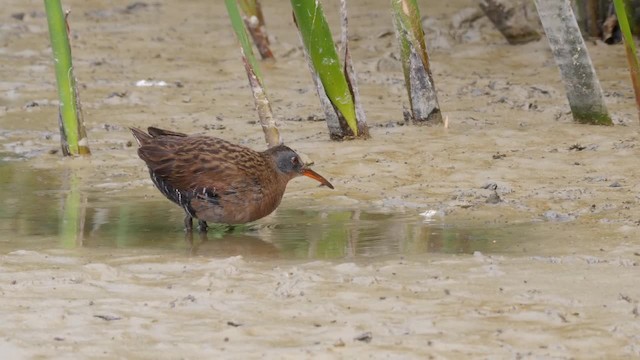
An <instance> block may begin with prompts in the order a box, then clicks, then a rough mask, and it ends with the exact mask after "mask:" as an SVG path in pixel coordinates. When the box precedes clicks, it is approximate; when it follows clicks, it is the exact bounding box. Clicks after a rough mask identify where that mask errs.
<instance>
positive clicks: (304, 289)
mask: <svg viewBox="0 0 640 360" xmlns="http://www.w3.org/2000/svg"><path fill="white" fill-rule="evenodd" d="M323 3H325V8H326V11H327V13H328V16H329V19H330V22H331V24H332V26H333V28H334V29H337V23H338V21H337V16H336V12H335V10H336V8H337V2H336V1H324V2H323ZM387 5H388V4H387V2H384V1H359V2H357V3H356V2H354V3H353V4H350V13H351V19H350V25H351V31H350V33H351V49H352V54H353V59H354V66H355V69H356V71H357V74H358V82H359V85H360V92H361V96H362V100H363V103H364V107H365V111H366V113H367V120H368V122H369V124H370V126H371V134H372V139H371V140H367V141H348V142H332V141H329V140H328V135H327V129H326V125H325V124H324V123H323V122H322V121H317V120H318V119H322V118H323V114H322V113H321V111H320V109H319V106H318V102H317V99H316V95H315V90H314V88H313V86H312V82H311V79H310V76H309V74H308V71H307V66H306V64H305V63H304V59H303V57H302V52H301V48H300V45H299V40H298V37H297V35H296V33H295V31H294V26H293V24H292V20H291V16H289V12H290V9H289V7H288V6H289V4H288V2H286V1H281V2H278V3H277V4H269V6H266V7H265V16H266V19H267V22H268V31H269V32H270V34H271V35H272V37H273V39H272V49H273V51H274V53H275V56H276V58H277V61H276V62H275V63H271V64H264V68H263V71H264V73H265V79H266V86H267V91H268V93H269V95H270V97H271V99H272V102H273V104H272V106H273V110H274V115H275V116H276V117H277V118H278V119H279V122H280V126H281V131H282V135H283V137H284V140H285V142H286V143H287V144H288V145H289V146H291V147H293V148H295V149H297V150H299V151H300V152H302V153H304V154H305V155H306V156H307V157H308V158H309V159H311V160H313V161H314V162H315V165H314V168H315V169H316V170H317V171H318V172H320V173H322V174H323V175H325V176H326V177H327V178H328V179H329V180H330V181H331V182H332V183H333V184H334V185H335V187H336V190H334V191H329V190H327V189H326V188H317V187H315V186H312V185H310V183H309V182H306V181H303V180H296V181H293V182H292V183H291V184H290V185H289V189H288V192H287V195H286V196H285V200H284V201H283V203H282V205H281V207H305V206H310V207H315V208H323V209H325V210H331V209H341V208H363V209H364V208H366V209H376V211H384V212H415V213H422V212H424V211H425V210H436V211H438V212H439V214H440V215H441V216H446V217H447V218H449V219H454V221H455V219H459V220H460V221H472V222H476V223H479V224H482V223H488V224H493V225H495V224H505V226H507V225H509V224H511V223H518V222H523V221H524V222H531V221H543V222H548V223H549V224H550V226H552V225H553V224H556V223H558V222H563V223H564V222H566V223H567V224H569V226H566V227H563V229H565V231H563V232H558V233H553V232H550V233H549V235H548V238H546V239H545V241H544V242H541V244H543V245H540V244H538V245H536V244H531V248H532V249H533V250H532V251H531V252H529V253H526V254H522V253H507V254H482V253H476V254H467V255H446V254H429V255H428V256H411V255H410V254H409V255H403V256H400V255H390V256H386V257H385V256H380V257H375V258H354V259H344V260H336V261H291V260H282V259H280V260H273V259H271V260H264V259H254V258H251V257H248V256H243V254H242V253H239V254H237V256H233V257H228V258H227V257H223V258H221V257H215V256H187V255H185V254H184V253H183V252H180V253H177V252H171V251H159V250H153V249H149V250H148V251H146V250H145V249H144V248H143V249H135V250H131V249H128V250H122V249H86V248H77V249H67V250H62V249H41V250H38V251H33V250H24V249H21V248H20V246H19V242H17V243H16V246H15V248H13V249H11V250H10V251H9V250H8V251H5V252H4V253H3V254H1V255H0V314H1V315H0V318H1V319H2V321H1V322H0V353H2V354H3V355H7V356H9V357H11V358H87V357H95V358H116V357H121V358H138V357H139V358H219V357H228V358H246V357H249V358H255V357H268V358H316V357H319V358H367V357H372V358H383V357H394V358H399V357H403V358H425V357H434V358H468V357H474V358H484V357H491V358H620V357H628V358H634V357H639V356H640V335H638V334H640V319H639V310H638V302H639V301H640V287H638V279H639V278H640V277H639V276H640V270H639V269H640V268H639V267H638V264H639V263H640V242H639V239H640V180H639V179H640V166H638V164H639V162H638V158H639V157H640V150H639V149H640V141H639V134H638V129H639V121H638V115H637V114H638V113H637V111H636V108H635V105H634V97H633V92H632V88H631V83H630V81H629V76H628V70H627V67H626V60H625V55H624V49H623V47H622V46H607V45H604V44H603V43H602V42H599V41H590V42H589V50H590V53H591V56H592V59H593V61H594V64H595V66H596V68H597V70H598V74H599V76H600V81H601V84H602V86H603V89H604V92H605V96H606V102H607V105H608V106H609V110H610V111H611V113H612V115H613V118H614V120H615V122H616V126H613V127H592V126H583V125H576V124H574V123H573V122H572V119H571V116H570V113H569V107H568V104H567V101H566V97H565V94H564V89H563V86H562V84H561V82H560V80H559V72H558V69H557V67H556V66H555V63H554V61H553V58H552V56H551V53H550V51H549V49H548V45H547V43H546V40H545V39H544V38H543V39H542V40H541V41H538V42H534V43H530V44H527V45H522V46H509V45H508V44H507V43H506V41H504V39H503V38H502V37H501V36H500V34H499V33H498V32H497V31H496V30H495V29H494V28H493V27H492V26H491V25H490V23H489V21H488V20H487V19H486V18H484V17H476V16H475V15H473V14H474V11H473V10H469V9H468V8H472V9H475V7H474V6H475V3H474V2H473V1H463V0H458V1H449V2H441V3H433V2H432V3H429V4H426V3H425V4H421V6H422V8H423V13H424V14H426V15H427V19H426V20H425V22H424V26H425V29H426V31H427V33H428V35H427V42H428V45H429V46H430V50H431V53H430V56H431V65H432V71H433V75H434V80H435V82H436V85H437V87H438V91H439V93H438V96H439V99H440V104H441V107H442V110H443V113H444V115H445V116H446V117H447V118H448V124H449V126H448V128H446V129H444V128H426V127H414V126H407V125H405V124H404V123H403V120H402V118H403V117H402V111H403V107H404V106H406V103H407V100H406V96H405V91H404V89H403V86H402V82H403V79H402V74H401V70H400V65H399V63H398V62H397V60H396V59H397V57H398V55H397V49H396V47H395V43H394V41H395V40H394V37H393V32H392V30H393V28H392V23H391V20H390V17H389V10H388V6H387ZM65 7H69V8H71V9H72V13H71V30H72V46H73V55H74V65H75V70H76V76H77V77H78V79H79V82H80V84H81V88H80V92H81V99H82V104H83V109H84V114H85V118H86V124H87V128H88V133H89V139H90V147H91V150H92V152H93V156H92V157H91V158H90V159H72V160H70V159H62V158H61V156H60V154H59V153H57V149H58V143H59V136H58V130H57V122H56V120H57V115H56V114H57V99H56V95H55V79H54V76H53V69H52V65H51V54H50V48H49V40H48V34H47V24H46V19H45V17H44V12H43V6H42V3H41V2H38V1H14V0H10V1H8V2H6V4H5V6H3V7H2V9H1V10H0V19H1V21H0V59H1V61H0V144H1V145H2V147H3V148H0V152H2V156H3V157H4V158H5V160H3V161H7V159H11V161H21V162H22V163H23V164H24V166H28V167H34V168H47V169H60V168H65V169H66V168H82V169H84V172H83V173H84V174H85V175H83V181H82V187H83V189H85V190H87V191H89V190H93V191H95V189H99V190H100V189H117V191H119V192H120V193H125V194H131V196H140V197H142V196H160V195H159V194H157V193H156V192H155V191H154V190H153V189H152V185H151V182H150V180H148V176H147V173H146V170H145V169H144V167H143V166H142V163H141V161H140V160H139V159H138V158H137V156H136V154H135V148H134V147H133V145H132V138H131V135H130V134H129V132H128V130H127V127H128V126H139V127H146V126H149V125H155V126H163V127H168V128H172V129H176V130H179V131H183V132H190V133H195V132H198V133H206V134H210V135H214V136H219V137H222V138H225V139H227V140H231V141H234V142H238V143H242V144H245V145H247V146H250V147H253V148H255V149H262V148H264V146H265V144H264V139H263V135H262V133H261V130H260V126H259V125H258V124H257V123H256V114H255V111H254V110H253V102H252V98H251V94H250V91H249V88H248V85H247V80H246V76H245V74H244V71H243V66H242V64H241V62H240V61H239V50H238V49H237V47H236V42H235V41H236V40H235V38H234V37H233V35H232V32H231V30H230V28H229V24H228V19H227V18H226V12H225V9H224V6H223V3H222V2H211V1H190V2H186V3H183V2H170V3H168V2H148V3H143V2H138V3H131V2H128V1H114V2H99V1H66V2H65ZM465 14H467V15H465ZM461 19H462V20H461ZM464 19H466V21H463V20H464ZM141 80H147V82H148V83H150V84H153V85H155V86H146V87H145V86H138V85H140V83H139V81H141ZM160 82H164V85H163V86H160V84H161V83H160ZM16 158H18V160H16ZM87 169H88V170H87ZM494 189H495V190H494ZM3 191H4V190H3ZM34 191H37V189H34ZM100 191H102V190H100ZM496 195H497V196H496ZM166 205H167V207H170V206H171V205H170V204H168V203H167V204H166ZM0 235H1V236H2V237H3V238H4V239H3V240H5V241H7V239H11V238H12V237H13V236H15V234H14V233H12V232H11V231H10V228H7V227H5V228H4V229H3V230H2V233H1V234H0ZM245 255H246V254H245ZM9 357H7V358H9Z"/></svg>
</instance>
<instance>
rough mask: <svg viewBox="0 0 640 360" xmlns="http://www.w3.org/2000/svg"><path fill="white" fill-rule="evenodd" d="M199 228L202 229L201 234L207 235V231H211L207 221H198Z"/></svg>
mask: <svg viewBox="0 0 640 360" xmlns="http://www.w3.org/2000/svg"><path fill="white" fill-rule="evenodd" d="M198 228H199V229H200V233H206V232H207V229H209V226H208V225H207V222H206V221H204V220H198Z"/></svg>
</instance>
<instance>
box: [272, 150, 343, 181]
mask: <svg viewBox="0 0 640 360" xmlns="http://www.w3.org/2000/svg"><path fill="white" fill-rule="evenodd" d="M266 152H267V153H268V154H270V155H271V156H272V158H273V160H274V161H275V163H276V167H277V168H278V171H279V172H280V173H282V174H283V175H285V176H288V177H289V178H290V179H292V178H294V177H296V176H300V175H304V176H307V177H310V178H312V179H314V180H316V181H318V182H320V184H322V185H325V186H327V187H328V188H330V189H333V185H331V183H330V182H329V181H328V180H327V179H325V178H324V177H323V176H321V175H320V174H318V173H317V172H315V171H313V170H311V169H309V168H308V167H307V166H306V165H305V164H304V163H303V162H302V160H301V159H300V156H299V155H298V154H296V152H295V151H293V150H291V149H290V148H289V147H287V146H284V145H278V146H275V147H272V148H270V149H269V150H267V151H266Z"/></svg>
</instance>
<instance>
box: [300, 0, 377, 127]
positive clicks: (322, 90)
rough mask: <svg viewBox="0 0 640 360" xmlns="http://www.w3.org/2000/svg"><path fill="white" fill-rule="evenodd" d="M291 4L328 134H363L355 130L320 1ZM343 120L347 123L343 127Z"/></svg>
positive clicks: (347, 91) (344, 81) (353, 110)
mask: <svg viewBox="0 0 640 360" xmlns="http://www.w3.org/2000/svg"><path fill="white" fill-rule="evenodd" d="M291 5H292V7H293V14H294V18H295V21H296V25H297V26H298V31H299V32H300V37H301V39H302V43H303V45H304V48H305V51H306V54H307V58H308V61H309V63H310V68H311V71H312V73H313V74H312V76H313V77H314V81H315V82H316V88H317V90H318V95H319V96H320V102H321V104H322V105H323V109H324V111H325V115H326V116H327V125H328V126H329V131H330V132H331V134H330V136H331V138H333V139H343V138H346V137H352V136H359V135H363V136H366V134H359V131H358V130H359V129H358V121H357V118H356V105H355V101H354V96H353V94H352V92H351V89H350V86H349V83H348V80H347V78H346V76H345V73H344V72H343V71H344V70H343V69H344V66H343V63H342V62H341V61H340V58H339V57H338V53H337V51H336V46H335V44H334V43H333V37H332V35H331V30H330V29H329V25H328V24H327V20H326V19H325V17H324V12H323V11H322V5H320V2H319V0H291ZM323 99H328V101H329V102H330V103H329V104H326V102H325V101H323ZM332 112H333V114H332ZM336 113H337V114H336ZM336 115H337V116H336ZM333 118H335V119H336V120H335V122H336V124H333V123H331V120H330V119H333ZM343 123H344V124H345V125H347V126H344V127H343V126H342V124H343ZM345 130H350V131H348V132H347V131H345Z"/></svg>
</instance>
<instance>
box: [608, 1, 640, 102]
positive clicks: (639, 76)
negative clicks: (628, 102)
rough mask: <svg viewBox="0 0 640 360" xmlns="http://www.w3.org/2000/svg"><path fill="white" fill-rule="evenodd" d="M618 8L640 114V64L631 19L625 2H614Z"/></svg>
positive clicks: (619, 23)
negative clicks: (630, 23) (630, 24)
mask: <svg viewBox="0 0 640 360" xmlns="http://www.w3.org/2000/svg"><path fill="white" fill-rule="evenodd" d="M613 5H614V6H615V8H616V16H617V17H618V25H619V26H620V31H621V32H622V36H623V37H624V47H625V49H626V51H627V62H629V73H630V74H631V83H632V84H633V92H634V93H635V95H636V106H637V107H638V111H639V112H640V63H639V62H638V56H637V55H636V54H637V53H636V44H635V42H634V41H633V35H632V34H631V27H630V26H629V17H628V16H627V9H626V6H625V3H624V1H623V0H613Z"/></svg>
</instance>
